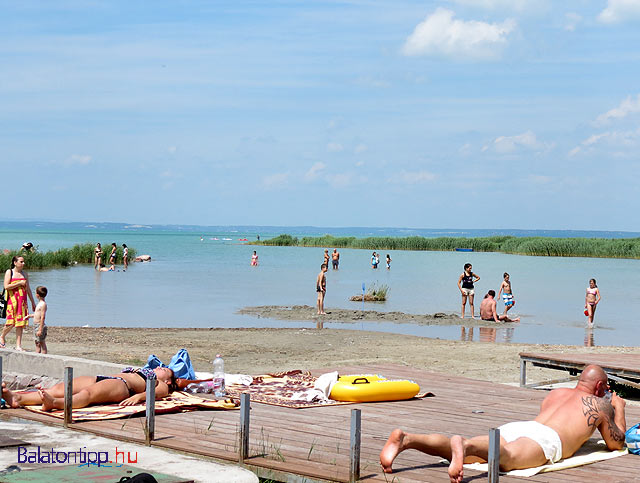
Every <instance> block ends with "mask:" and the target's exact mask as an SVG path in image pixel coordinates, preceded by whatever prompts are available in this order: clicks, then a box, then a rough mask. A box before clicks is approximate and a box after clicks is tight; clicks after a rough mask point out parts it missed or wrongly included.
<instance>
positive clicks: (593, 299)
mask: <svg viewBox="0 0 640 483" xmlns="http://www.w3.org/2000/svg"><path fill="white" fill-rule="evenodd" d="M601 299H602V297H600V290H599V289H598V286H597V285H596V279H595V278H592V279H591V280H589V286H588V287H587V294H586V296H585V298H584V308H585V309H586V310H587V316H588V317H589V327H592V326H593V316H594V314H595V313H596V306H597V305H598V303H599V302H600V300H601Z"/></svg>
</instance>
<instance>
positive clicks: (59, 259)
mask: <svg viewBox="0 0 640 483" xmlns="http://www.w3.org/2000/svg"><path fill="white" fill-rule="evenodd" d="M95 248H96V246H95V245H94V244H91V243H83V244H80V245H74V246H72V247H70V248H60V249H59V250H54V251H50V252H40V251H38V249H37V248H35V249H34V250H32V251H30V252H27V251H24V250H14V251H10V252H9V253H2V254H0V270H1V271H2V272H4V271H5V270H7V269H8V268H9V267H11V259H12V258H13V257H14V256H20V257H24V261H25V266H26V269H27V270H34V269H44V268H59V267H68V266H70V265H75V264H77V263H93V257H94V250H95ZM122 252H123V248H122V247H118V249H117V250H116V263H118V264H122ZM110 254H111V244H110V243H103V244H102V263H104V264H105V265H108V263H109V255H110ZM135 257H136V251H135V249H134V248H131V247H129V260H133V259H134V258H135Z"/></svg>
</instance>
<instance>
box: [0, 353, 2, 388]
mask: <svg viewBox="0 0 640 483" xmlns="http://www.w3.org/2000/svg"><path fill="white" fill-rule="evenodd" d="M1 382H2V357H0V383H1Z"/></svg>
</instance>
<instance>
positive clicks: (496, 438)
mask: <svg viewBox="0 0 640 483" xmlns="http://www.w3.org/2000/svg"><path fill="white" fill-rule="evenodd" d="M487 463H489V483H498V479H499V478H500V430H499V429H498V428H491V429H490V430H489V460H488V461H487Z"/></svg>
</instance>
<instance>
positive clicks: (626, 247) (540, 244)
mask: <svg viewBox="0 0 640 483" xmlns="http://www.w3.org/2000/svg"><path fill="white" fill-rule="evenodd" d="M249 244H250V245H262V246H296V247H325V248H354V249H366V250H414V251H455V250H460V249H463V250H464V251H470V252H493V253H506V254H510V255H528V256H545V257H586V258H626V259H640V238H555V237H542V236H535V237H516V236H507V235H505V236H490V237H475V238H467V237H437V238H429V237H423V236H409V237H389V236H387V237H367V238H356V237H355V236H345V237H335V236H332V235H325V236H322V237H308V236H305V237H301V238H298V237H294V236H292V235H288V234H283V235H279V236H277V237H275V238H271V239H268V240H262V241H255V242H250V243H249Z"/></svg>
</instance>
